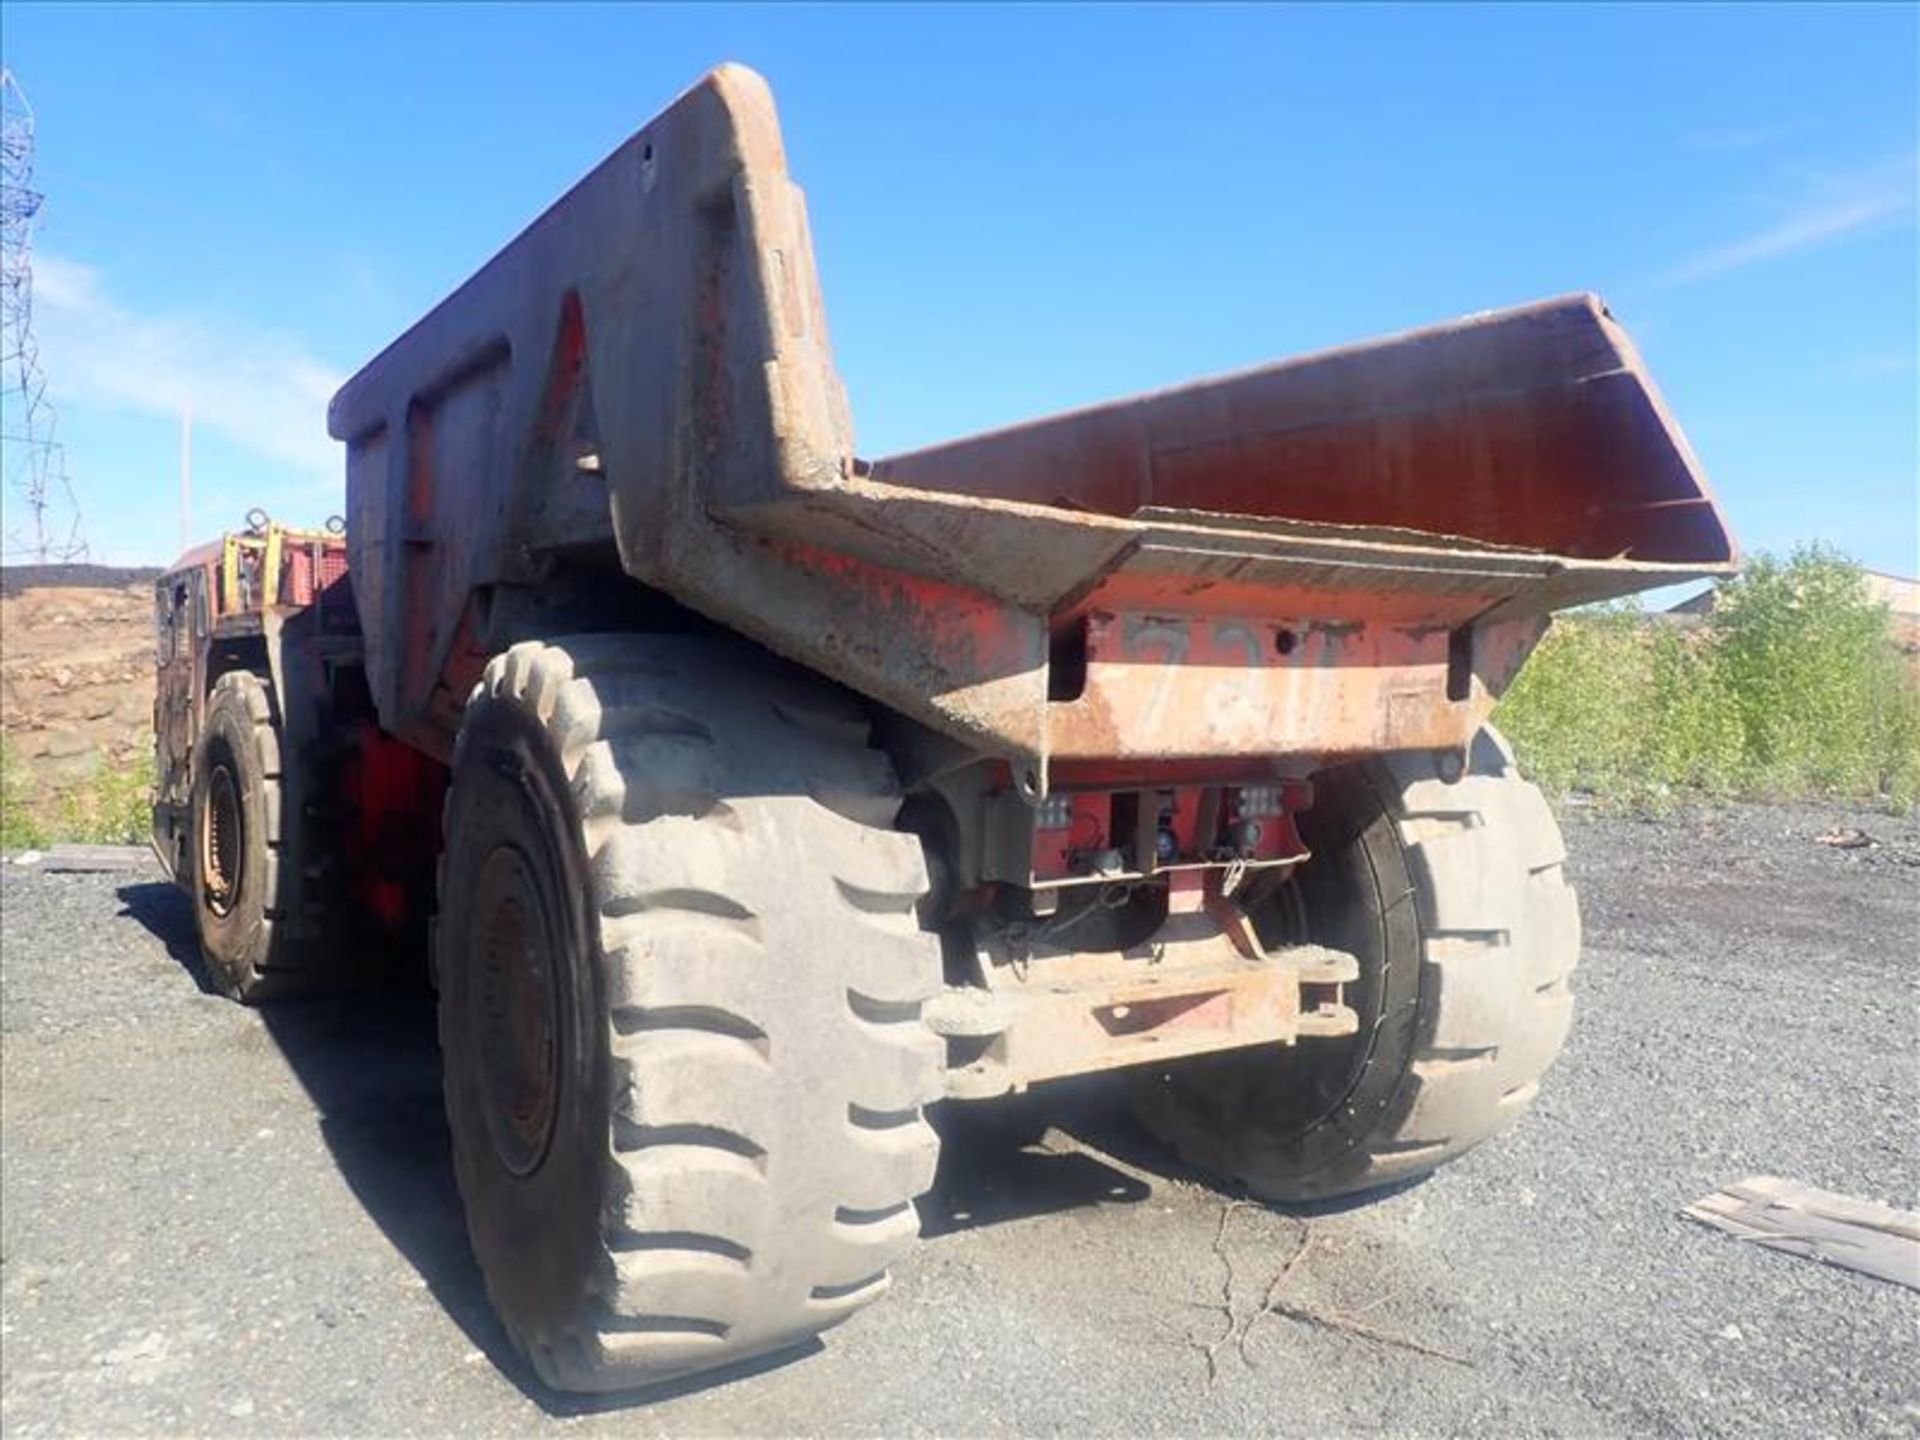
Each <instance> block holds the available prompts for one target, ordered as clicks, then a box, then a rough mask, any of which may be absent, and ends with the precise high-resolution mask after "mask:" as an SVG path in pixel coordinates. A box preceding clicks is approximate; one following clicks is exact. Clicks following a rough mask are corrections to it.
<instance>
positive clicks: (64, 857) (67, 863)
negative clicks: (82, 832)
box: [40, 845, 154, 873]
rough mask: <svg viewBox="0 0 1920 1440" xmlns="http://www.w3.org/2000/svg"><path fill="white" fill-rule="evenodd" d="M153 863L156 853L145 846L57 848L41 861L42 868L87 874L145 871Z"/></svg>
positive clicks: (74, 846)
mask: <svg viewBox="0 0 1920 1440" xmlns="http://www.w3.org/2000/svg"><path fill="white" fill-rule="evenodd" d="M153 864H154V858H153V851H152V850H150V849H149V848H148V847H146V846H145V845H56V846H54V847H53V848H52V849H51V850H49V851H48V852H47V855H46V859H44V860H42V861H41V862H40V868H41V869H42V870H54V871H67V872H69V873H83V872H87V871H99V870H111V871H118V870H126V871H134V870H145V869H147V868H149V867H150V866H152V865H153Z"/></svg>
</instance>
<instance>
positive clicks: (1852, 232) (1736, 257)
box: [1662, 157, 1915, 285]
mask: <svg viewBox="0 0 1920 1440" xmlns="http://www.w3.org/2000/svg"><path fill="white" fill-rule="evenodd" d="M1914 185H1915V173H1914V162H1913V160H1912V158H1911V157H1909V158H1908V159H1906V160H1903V161H1902V162H1900V163H1899V164H1898V165H1893V166H1883V167H1878V168H1876V169H1874V170H1871V171H1865V172H1862V173H1860V174H1858V175H1854V176H1850V177H1845V178H1843V179H1842V180H1840V181H1838V182H1830V183H1827V184H1824V185H1822V186H1820V187H1819V192H1818V193H1817V195H1816V196H1815V197H1814V198H1812V199H1810V200H1806V201H1803V202H1802V204H1801V206H1800V208H1798V209H1796V210H1794V211H1792V212H1791V213H1789V214H1788V215H1787V216H1786V217H1785V218H1784V219H1782V220H1779V221H1776V222H1775V223H1774V224H1772V225H1769V226H1767V227H1766V228H1764V229H1762V230H1759V231H1757V232H1756V233H1754V234H1752V235H1748V236H1746V237H1745V238H1744V239H1740V240H1735V241H1732V242H1730V243H1728V244H1725V245H1718V246H1715V247H1714V248H1712V249H1710V250H1705V251H1702V252H1701V253H1700V254H1698V255H1695V256H1693V257H1691V258H1690V259H1687V260H1685V261H1682V262H1681V263H1680V264H1679V265H1676V266H1674V267H1673V268H1672V269H1671V270H1669V271H1668V272H1667V273H1666V274H1665V275H1664V276H1663V277H1662V279H1663V281H1664V282H1665V283H1666V284H1669V285H1685V284H1690V283H1692V282H1694V281H1696V280H1709V279H1712V278H1714V277H1716V276H1719V275H1725V274H1727V273H1729V272H1730V271H1734V270H1744V269H1746V268H1747V267H1748V266H1750V265H1759V264H1763V263H1765V262H1766V261H1769V260H1778V259H1781V258H1783V257H1785V256H1788V255H1797V254H1799V253H1801V252H1802V251H1806V250H1814V249H1819V248H1821V247H1823V246H1828V245H1835V244H1838V243H1840V242H1842V241H1845V240H1849V239H1853V238H1856V237H1858V236H1862V235H1868V234H1871V233H1873V232H1875V231H1878V230H1881V229H1884V228H1885V227H1886V226H1888V225H1891V224H1893V223H1894V222H1896V221H1898V220H1900V219H1902V218H1904V217H1906V216H1908V215H1910V214H1911V213H1912V211H1913V205H1914Z"/></svg>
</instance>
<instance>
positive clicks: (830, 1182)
mask: <svg viewBox="0 0 1920 1440" xmlns="http://www.w3.org/2000/svg"><path fill="white" fill-rule="evenodd" d="M899 799H900V797H899V789H898V785H897V782H896V781H895V778H894V776H893V773H892V770H891V767H890V765H889V764H888V762H887V760H886V758H885V757H884V756H883V755H881V754H880V753H879V752H877V751H875V750H873V749H871V748H870V747H869V746H868V744H867V725H866V722H865V719H864V718H863V716H862V714H861V712H860V710H859V709H858V707H857V706H856V705H855V704H854V703H853V702H852V701H851V700H850V699H848V698H847V697H844V696H843V695H841V694H840V693H839V692H837V691H833V690H830V689H826V688H824V687H822V686H820V685H819V683H818V682H816V681H813V680H811V679H808V678H806V677H804V676H802V675H799V674H797V673H796V672H792V671H790V670H787V669H786V668H784V667H780V666H778V665H776V664H774V663H773V662H771V661H770V660H768V659H767V658H766V657H764V656H762V655H760V654H759V653H758V652H755V651H752V650H750V649H747V648H746V647H744V646H735V645H732V644H722V643H717V642H715V641H712V640H704V639H689V638H680V637H634V636H582V637H574V638H570V639H563V640H556V641H552V642H527V643H523V644H520V645H516V646H514V647H513V649H511V650H509V651H508V652H507V653H506V654H504V655H501V656H499V657H496V658H495V659H494V660H493V662H492V663H491V664H490V665H489V666H488V668H487V671H486V674H485V677H484V678H483V680H482V681H481V683H480V684H479V685H478V686H477V687H476V689H475V691H474V694H473V697H472V699H471V701H470V702H469V706H468V709H467V712H466V717H465V720H464V722H463V725H462V730H461V734H460V738H459V743H458V748H457V750H456V752H455V758H454V764H453V779H452V785H451V788H450V790H449V792H448V798H447V808H446V820H445V836H446V848H445V851H444V854H443V858H442V866H441V874H440V907H439V917H440V918H439V921H438V923H437V928H436V935H435V960H436V968H437V971H438V975H439V981H440V1030H441V1045H442V1050H443V1054H444V1060H445V1068H446V1099H447V1112H448V1117H449V1121H450V1124H451V1128H452V1132H453V1145H454V1160H455V1168H456V1172H457V1175H458V1179H459V1184H460V1190H461V1194H462V1197H463V1199H464V1201H465V1204H466V1210H467V1219H468V1228H469V1232H470V1234H471V1236H472V1239H473V1245H474V1250H475V1253H476V1255H477V1256H478V1258H479V1261H480V1265H481V1269H482V1271H483V1272H484V1274H485V1277H486V1282H487V1288H488V1292H489V1294H490V1295H491V1297H492V1299H493V1301H494V1305H495V1307H496V1309H497V1310H498V1312H499V1313H500V1315H501V1317H502V1319H503V1321H504V1322H505V1324H506V1326H507V1328H508V1330H509V1332H510V1333H511V1334H512V1336H513V1339H514V1341H515V1343H516V1344H517V1345H518V1346H519V1347H520V1349H521V1350H522V1351H523V1352H524V1353H525V1354H526V1355H527V1356H528V1357H529V1359H530V1360H531V1361H532V1363H533V1365H534V1367H535V1368H536V1369H537V1370H538V1372H539V1374H540V1376H541V1378H542V1379H543V1380H545V1381H546V1382H547V1383H548V1384H550V1385H552V1386H555V1387H557V1388H560V1389H568V1390H612V1389H622V1388H626V1387H629V1386H635V1385H642V1384H647V1383H651V1382H654V1381H659V1380H664V1379H669V1378H672V1377H674V1376H678V1375H683V1374H687V1373H690V1372H693V1371H697V1370H704V1369H708V1368H711V1367H714V1366H718V1365H724V1364H729V1363H732V1362H734V1361H737V1360H741V1359H745V1358H748V1357H751V1356H755V1355H760V1354H764V1353H768V1352H771V1351H775V1350H779V1349H782V1348H784V1347H787V1346H791V1345H794V1344H796V1343H800V1342H803V1341H805V1340H806V1339H808V1338H809V1337H811V1336H812V1335H814V1334H815V1333H817V1332H818V1331H820V1330H823V1329H825V1328H827V1327H828V1326H831V1325H833V1324H836V1323H838V1322H839V1321H841V1320H844V1319H845V1318H847V1317H848V1316H849V1315H851V1314H852V1313H853V1312H854V1311H856V1310H857V1309H859V1308H860V1307H861V1306H863V1305H865V1304H867V1303H868V1302H869V1301H871V1300H873V1299H874V1298H876V1297H877V1296H878V1295H879V1294H880V1293H881V1292H882V1291H883V1290H884V1289H885V1288H886V1286H887V1283H888V1279H887V1267H888V1265H889V1264H890V1263H891V1262H893V1261H894V1260H895V1259H896V1258H898V1257H899V1256H900V1254H901V1253H902V1252H903V1251H904V1250H905V1248H906V1247H907V1246H909V1245H910V1244H911V1243H912V1241H913V1240H914V1238H915V1237H916V1235H917V1234H918V1218H917V1215H916V1213H915V1210H914V1206H913V1200H914V1197H915V1196H916V1195H918V1194H919V1193H921V1192H922V1191H924V1190H926V1189H927V1188H928V1186H929V1185H930V1184H931V1183H932V1179H933V1171H934V1163H935V1159H936V1152H937V1140H936V1138H935V1135H934V1133H933V1131H932V1129H931V1128H930V1127H929V1126H928V1124H927V1122H926V1120H925V1119H924V1118H923V1116H922V1113H921V1107H922V1106H923V1105H925V1104H926V1103H928V1102H930V1101H931V1100H933V1099H935V1098H936V1097H937V1096H938V1095H939V1093H940V1088H941V1078H942V1077H941V1065H942V1060H943V1051H942V1047H941V1044H940V1042H939V1041H938V1039H937V1038H936V1037H935V1036H934V1035H933V1034H932V1032H931V1031H929V1030H927V1029H926V1028H925V1027H924V1026H923V1025H922V1023H921V1021H920V1006H921V1002H922V1001H923V1000H925V999H926V998H928V997H929V996H931V995H932V994H933V993H934V991H935V990H936V989H937V988H938V986H939V982H940V964H939V948H938V942H937V941H936V940H935V939H934V938H933V937H931V936H929V935H925V934H923V933H922V932H921V931H920V929H919V928H918V925H917V922H916V919H915V915H914V907H915V905H916V903H917V902H918V901H919V899H920V897H921V895H922V894H923V892H924V891H925V888H926V883H927V880H926V870H925V864H924V861H923V859H922V856H921V853H920V848H919V843H918V841H916V840H915V839H914V838H913V837H911V836H909V835H904V834H901V833H898V832H896V831H894V830H893V829H892V828H891V827H892V823H893V819H894V814H895V812H896V810H897V808H898V806H899Z"/></svg>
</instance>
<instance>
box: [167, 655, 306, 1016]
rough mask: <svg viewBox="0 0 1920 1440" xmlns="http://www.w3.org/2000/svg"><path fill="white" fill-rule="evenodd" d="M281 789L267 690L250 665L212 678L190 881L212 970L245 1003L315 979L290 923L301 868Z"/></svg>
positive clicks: (197, 764) (197, 774)
mask: <svg viewBox="0 0 1920 1440" xmlns="http://www.w3.org/2000/svg"><path fill="white" fill-rule="evenodd" d="M285 795H286V791H285V782H284V775H283V762H282V758H281V744H280V727H279V723H278V719H277V717H276V715H275V713H274V706H273V696H272V692H271V691H270V690H268V688H267V686H266V683H265V682H264V681H263V680H261V678H260V677H259V676H258V675H255V674H254V673H252V672H251V671H247V670H230V671H228V672H227V673H226V674H224V675H222V676H221V677H220V678H219V679H218V680H216V681H214V684H213V690H212V692H211V694H210V695H209V696H208V698H207V712H206V722H205V723H204V724H203V725H202V726H201V730H200V738H199V740H198V742H197V743H196V744H195V746H194V755H193V790H192V808H191V816H192V819H191V822H190V833H189V835H188V840H187V889H188V893H189V894H190V895H191V896H192V897H193V910H194V920H195V924H196V926H197V928H198V930H199V935H200V954H201V957H202V959H203V960H204V961H205V963H206V967H207V974H208V976H209V978H210V979H211V980H212V981H213V983H214V984H215V985H216V986H218V987H219V989H220V990H221V992H222V993H223V994H226V995H228V996H230V997H231V998H233V999H235V1000H240V1001H243V1002H245V1003H247V1004H256V1003H258V1002H260V1001H263V1000H276V999H283V998H285V997H287V996H289V995H295V994H303V993H306V992H308V991H310V990H311V989H313V988H314V986H315V983H316V980H317V976H316V974H315V971H314V967H313V964H312V959H313V957H312V956H311V954H310V953H309V947H305V946H303V945H301V944H300V942H299V939H298V938H297V937H296V936H295V935H294V933H293V931H294V926H293V925H292V924H289V923H288V917H289V915H290V913H291V912H292V910H293V908H294V907H293V904H292V899H291V897H290V895H289V893H288V892H289V890H290V888H291V887H293V886H295V885H296V884H297V883H298V875H297V870H296V868H295V866H294V857H293V856H291V855H290V854H289V853H288V848H287V843H286V841H287V834H286V830H287V821H286V814H285V810H286V806H285V804H284V800H285Z"/></svg>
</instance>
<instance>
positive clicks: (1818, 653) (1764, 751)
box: [1495, 546, 1920, 808]
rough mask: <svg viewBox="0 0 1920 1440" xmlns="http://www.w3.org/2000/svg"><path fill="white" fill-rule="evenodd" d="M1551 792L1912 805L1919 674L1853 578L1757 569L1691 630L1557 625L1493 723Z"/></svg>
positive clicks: (1608, 614)
mask: <svg viewBox="0 0 1920 1440" xmlns="http://www.w3.org/2000/svg"><path fill="white" fill-rule="evenodd" d="M1495 720H1496V722H1497V723H1498V724H1499V725H1501V726H1502V728H1503V729H1505V731H1506V732H1507V734H1508V735H1509V737H1511V739H1512V740H1513V743H1514V746H1515V748H1516V749H1517V750H1518V751H1519V754H1520V758H1521V762H1522V764H1523V765H1525V766H1526V767H1527V768H1528V770H1529V771H1530V772H1531V773H1532V774H1533V775H1534V777H1535V778H1536V779H1538V780H1539V781H1540V782H1541V783H1542V784H1544V785H1546V786H1547V787H1548V788H1550V789H1554V790H1562V791H1564V790H1570V789H1582V790H1590V791H1594V792H1596V793H1599V794H1601V795H1605V796H1610V797H1614V798H1619V799H1624V800H1629V801H1644V800H1647V799H1650V798H1653V797H1657V796H1660V795H1665V794H1671V793H1674V792H1677V791H1690V792H1697V793H1702V794H1708V795H1734V794H1738V795H1747V796H1753V797H1759V798H1789V797H1797V796H1807V795H1816V794H1819V795H1839V796H1851V797H1857V798H1862V799H1874V800H1881V801H1886V802H1888V803H1891V804H1894V805H1896V806H1898V807H1901V808H1909V807H1911V806H1912V805H1913V804H1914V803H1915V800H1916V796H1920V671H1916V668H1915V665H1914V663H1913V661H1912V660H1911V659H1909V658H1908V657H1907V656H1905V655H1903V654H1901V652H1900V650H1899V649H1898V647H1897V646H1896V645H1895V644H1894V642H1893V640H1892V638H1891V634H1890V632H1889V630H1888V626H1887V613H1886V609H1885V607H1884V606H1881V605H1876V604H1874V603H1873V602H1871V601H1870V600H1869V599H1868V597H1867V594H1866V588H1865V583H1864V577H1863V576H1862V574H1861V572H1860V569H1859V567H1858V566H1856V565H1854V564H1853V563H1852V562H1850V561H1848V560H1847V559H1845V558H1844V557H1843V556H1840V555H1837V554H1835V553H1834V552H1833V551H1831V550H1828V549H1825V548H1823V547H1819V546H1812V547H1804V548H1802V549H1799V550H1796V551H1795V552H1794V553H1793V555H1792V556H1791V557H1789V558H1788V559H1786V560H1781V559H1778V558H1777V557H1774V556H1769V555H1761V556H1758V557H1756V558H1755V559H1754V560H1752V561H1751V562H1750V563H1749V564H1748V565H1747V567H1746V568H1745V570H1744V571H1743V572H1742V573H1741V574H1740V576H1739V577H1738V578H1736V579H1734V580H1731V581H1729V582H1727V583H1726V584H1724V585H1723V586H1721V588H1720V594H1719V597H1718V601H1717V603H1716V606H1715V608H1714V611H1713V613H1712V615H1711V616H1710V618H1709V619H1708V621H1707V622H1706V624H1705V625H1704V626H1703V627H1702V628H1700V629H1696V630H1691V631H1689V630H1682V629H1680V628H1678V627H1676V626H1673V625H1670V624H1665V623H1657V622H1655V621H1652V620H1651V619H1649V618H1648V617H1647V616H1646V615H1645V614H1644V613H1643V612H1642V611H1640V609H1639V608H1638V607H1637V606H1633V605H1626V606H1613V607H1604V608H1600V609H1595V610H1587V611H1580V612H1576V613H1574V614H1572V615H1568V616H1564V617H1562V618H1561V619H1560V620H1559V621H1557V622H1556V623H1555V625H1554V627H1553V628H1552V629H1551V630H1550V631H1549V632H1548V634H1547V637H1546V639H1545V640H1544V641H1542V642H1541V645H1540V648H1539V649H1538V650H1537V651H1536V652H1535V654H1534V658H1533V659H1532V660H1531V661H1530V662H1529V663H1528V665H1527V667H1526V669H1524V670H1523V671H1522V672H1521V674H1520V678H1519V679H1518V681H1516V683H1515V684H1514V686H1513V688H1512V689H1511V690H1509V691H1508V693H1507V695H1506V698H1505V699H1504V700H1503V701H1502V702H1501V704H1500V707H1499V709H1498V710H1497V711H1496V712H1495Z"/></svg>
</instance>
